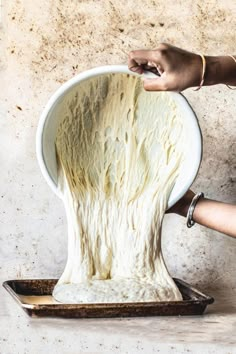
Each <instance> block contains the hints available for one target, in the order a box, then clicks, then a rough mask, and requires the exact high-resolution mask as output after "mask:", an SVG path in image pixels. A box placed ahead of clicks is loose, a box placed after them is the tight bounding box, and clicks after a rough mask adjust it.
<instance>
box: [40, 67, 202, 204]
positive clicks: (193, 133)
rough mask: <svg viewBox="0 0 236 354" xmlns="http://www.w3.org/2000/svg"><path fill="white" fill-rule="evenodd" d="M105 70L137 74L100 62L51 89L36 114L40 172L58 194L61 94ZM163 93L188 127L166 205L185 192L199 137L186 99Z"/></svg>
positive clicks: (191, 176) (199, 146) (198, 151)
mask: <svg viewBox="0 0 236 354" xmlns="http://www.w3.org/2000/svg"><path fill="white" fill-rule="evenodd" d="M108 73H125V74H131V75H137V74H135V73H132V72H131V71H129V69H128V67H127V66H125V65H108V66H101V67H97V68H94V69H91V70H88V71H85V72H83V73H81V74H79V75H77V76H75V77H73V78H72V79H71V80H69V81H67V82H66V83H64V84H63V85H62V86H61V87H60V88H59V89H58V90H57V91H56V92H55V93H54V95H53V96H52V97H51V98H50V100H49V101H48V103H47V105H46V107H45V108H44V110H43V113H42V115H41V117H40V120H39V124H38V129H37V136H36V152H37V158H38V162H39V166H40V168H41V171H42V173H43V176H44V177H45V179H46V181H47V182H48V184H49V186H50V187H51V188H52V190H53V191H54V192H55V193H56V194H57V195H58V197H60V198H61V194H60V192H59V190H58V188H57V163H56V154H55V138H56V131H57V126H58V119H59V117H60V112H61V111H62V110H63V104H64V102H65V98H66V96H67V95H68V94H71V92H72V91H73V89H74V88H75V87H76V89H77V88H78V86H79V85H80V83H81V82H82V81H84V80H87V79H89V78H92V77H95V76H98V75H103V74H108ZM167 94H168V95H171V97H172V98H173V100H174V101H175V103H176V105H177V107H178V108H179V110H180V111H181V113H182V116H183V120H184V124H185V125H186V128H187V131H188V137H187V143H186V158H185V161H184V163H183V164H182V167H181V170H180V174H179V176H178V179H177V181H176V184H175V186H174V188H173V190H172V192H171V195H170V198H169V202H168V207H169V208H170V207H171V206H172V205H174V204H175V203H176V202H177V201H178V200H179V199H180V198H181V197H182V196H183V195H184V194H185V193H186V191H187V190H188V189H189V187H190V186H191V184H192V183H193V181H194V179H195V177H196V175H197V172H198V169H199V166H200V163H201V156H202V138H201V132H200V128H199V125H198V121H197V118H196V116H195V114H194V112H193V110H192V108H191V107H190V105H189V103H188V102H187V100H186V99H185V98H184V97H183V96H182V95H181V94H179V93H175V92H168V93H167Z"/></svg>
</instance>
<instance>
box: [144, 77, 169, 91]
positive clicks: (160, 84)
mask: <svg viewBox="0 0 236 354" xmlns="http://www.w3.org/2000/svg"><path fill="white" fill-rule="evenodd" d="M143 87H144V89H145V90H146V91H167V90H168V87H167V85H166V80H165V79H163V78H162V77H159V78H156V79H144V81H143Z"/></svg>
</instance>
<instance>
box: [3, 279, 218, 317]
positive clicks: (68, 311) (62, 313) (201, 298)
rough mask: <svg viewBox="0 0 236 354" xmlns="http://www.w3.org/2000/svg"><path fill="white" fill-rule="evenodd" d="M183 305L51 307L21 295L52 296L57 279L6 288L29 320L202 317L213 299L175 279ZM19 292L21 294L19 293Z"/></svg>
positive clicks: (11, 284)
mask: <svg viewBox="0 0 236 354" xmlns="http://www.w3.org/2000/svg"><path fill="white" fill-rule="evenodd" d="M174 281H175V283H176V285H177V286H178V288H179V290H180V292H181V293H182V295H183V298H184V300H183V301H171V302H143V303H108V304H77V305H76V304H48V305H42V304H38V305H34V304H25V303H22V301H21V299H20V297H19V296H18V294H19V295H36V296H37V295H51V292H52V289H53V287H54V285H55V284H56V282H57V279H26V280H8V281H5V282H4V283H3V287H4V288H5V289H6V290H7V291H8V292H9V293H10V294H11V295H12V297H13V298H14V299H15V301H16V302H17V303H18V304H19V305H20V306H21V307H22V309H23V310H24V311H25V312H27V313H28V315H30V316H37V317H42V316H44V317H65V318H103V317H136V316H186V315H202V314H203V312H204V311H205V308H206V306H207V305H208V304H211V303H213V302H214V299H213V298H212V297H210V296H208V295H205V294H203V293H202V292H200V291H199V290H197V289H195V288H193V287H191V286H190V285H189V284H187V283H185V282H184V281H182V280H180V279H174ZM19 290H20V292H19Z"/></svg>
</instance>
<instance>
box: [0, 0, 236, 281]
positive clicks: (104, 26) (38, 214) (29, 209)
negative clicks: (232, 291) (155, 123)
mask: <svg viewBox="0 0 236 354" xmlns="http://www.w3.org/2000/svg"><path fill="white" fill-rule="evenodd" d="M0 32H1V50H2V53H1V61H0V69H1V71H0V80H1V81H0V82H1V90H0V91H1V92H0V96H1V129H0V134H1V137H0V146H1V149H0V166H1V194H0V203H1V205H0V215H1V217H0V223H1V232H0V260H1V262H0V278H1V280H6V279H9V278H26V277H40V278H43V277H57V276H59V275H60V274H61V272H62V270H63V267H64V264H65V260H66V252H65V250H66V247H67V240H66V239H67V230H66V219H65V213H64V210H63V206H62V203H61V201H60V200H58V199H57V197H56V196H54V194H53V193H52V192H51V190H50V189H49V187H48V186H47V184H46V182H45V181H44V179H43V177H42V175H41V172H40V169H39V166H38V163H37V160H36V155H35V134H36V128H37V124H38V120H39V115H40V113H41V111H42V109H43V107H44V106H45V104H46V103H47V101H48V99H49V97H50V96H51V94H52V93H53V92H54V91H55V90H56V89H57V88H58V87H59V86H60V85H61V84H62V83H63V82H65V81H66V80H68V79H70V78H71V77H72V76H74V75H76V74H77V73H79V72H81V71H83V70H86V69H89V68H92V67H95V66H99V65H105V64H121V63H126V62H127V54H128V52H129V51H130V50H132V49H138V48H155V47H156V46H157V44H158V43H159V42H160V41H166V42H169V43H172V44H174V45H176V46H180V47H183V48H185V49H189V50H192V51H195V52H202V53H204V54H212V55H214V54H215V55H217V54H228V53H231V54H236V52H235V51H236V49H235V44H236V36H235V35H236V2H235V1H234V0H225V1H220V0H206V1H204V0H196V1H194V2H193V1H190V0H185V1H184V0H176V1H172V0H166V1H164V0H159V1H152V0H142V1H137V0H136V1H134V0H129V1H124V0H118V1H115V0H110V1H109V0H104V1H92V0H90V1H86V0H84V1H75V0H70V1H60V0H50V1H49V0H41V1H30V0H16V1H5V2H4V1H3V15H2V24H1V29H0ZM184 94H185V96H186V97H187V98H188V100H189V102H190V104H191V105H192V107H193V108H194V110H195V112H196V114H197V116H198V119H199V123H200V126H201V129H202V134H203V141H204V154H203V161H202V165H201V169H200V171H199V174H198V177H197V180H196V181H195V183H194V186H193V189H194V190H195V191H197V192H198V191H203V192H204V193H205V195H206V196H208V197H210V198H216V199H218V200H221V201H226V202H233V203H235V202H236V188H235V182H236V143H235V141H236V140H235V138H236V118H235V97H236V91H231V90H229V89H228V88H226V87H225V86H223V85H220V86H217V87H214V88H211V87H208V88H203V89H201V90H200V91H198V92H194V91H193V90H191V89H190V90H187V91H185V93H184ZM163 248H164V255H165V258H166V261H167V265H168V267H169V269H170V272H171V274H172V275H173V276H177V277H180V278H182V279H185V280H186V281H189V282H190V283H192V284H198V285H199V286H200V287H202V288H206V287H216V286H225V287H235V286H236V276H235V274H236V262H235V252H236V242H235V240H233V239H231V238H229V237H226V236H223V235H221V234H219V233H217V232H213V231H210V230H207V229H205V228H203V227H200V226H195V227H194V228H192V229H191V230H189V229H187V228H186V226H185V220H183V219H181V218H180V217H178V216H173V215H168V216H166V218H165V221H164V234H163Z"/></svg>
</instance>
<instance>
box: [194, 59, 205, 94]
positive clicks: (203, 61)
mask: <svg viewBox="0 0 236 354" xmlns="http://www.w3.org/2000/svg"><path fill="white" fill-rule="evenodd" d="M198 55H200V57H201V58H202V78H201V82H200V85H199V86H198V87H197V88H196V89H194V90H193V91H198V90H200V88H201V87H202V85H203V83H204V80H205V72H206V59H205V57H204V55H203V54H198Z"/></svg>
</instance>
